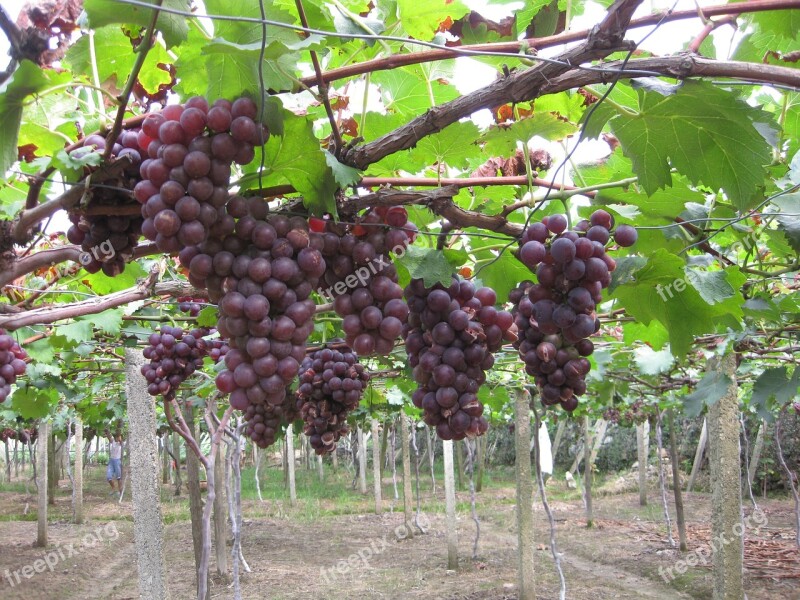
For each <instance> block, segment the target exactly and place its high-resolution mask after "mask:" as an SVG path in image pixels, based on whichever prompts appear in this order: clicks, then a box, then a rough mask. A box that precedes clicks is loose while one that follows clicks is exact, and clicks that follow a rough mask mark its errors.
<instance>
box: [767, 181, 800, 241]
mask: <svg viewBox="0 0 800 600" xmlns="http://www.w3.org/2000/svg"><path fill="white" fill-rule="evenodd" d="M773 204H775V205H776V206H777V207H778V208H780V209H781V212H780V213H778V216H777V217H776V220H777V221H778V224H779V225H780V228H779V229H780V230H781V231H783V233H784V234H785V235H786V240H787V241H788V242H789V244H790V245H791V246H792V248H794V250H795V251H796V252H800V216H798V214H800V193H797V192H795V193H794V194H786V195H785V196H782V197H780V198H776V199H775V200H774V201H773Z"/></svg>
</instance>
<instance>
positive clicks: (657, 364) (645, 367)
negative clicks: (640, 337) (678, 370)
mask: <svg viewBox="0 0 800 600" xmlns="http://www.w3.org/2000/svg"><path fill="white" fill-rule="evenodd" d="M634 355H635V356H634V359H633V360H634V362H635V363H636V366H637V367H638V368H639V372H640V373H641V374H642V375H660V374H661V373H667V372H669V370H670V369H671V368H672V364H673V363H674V362H675V358H674V357H673V356H672V353H671V352H670V351H669V348H666V349H664V350H659V351H658V352H656V351H655V350H653V349H652V348H650V347H649V346H639V347H638V348H636V350H634Z"/></svg>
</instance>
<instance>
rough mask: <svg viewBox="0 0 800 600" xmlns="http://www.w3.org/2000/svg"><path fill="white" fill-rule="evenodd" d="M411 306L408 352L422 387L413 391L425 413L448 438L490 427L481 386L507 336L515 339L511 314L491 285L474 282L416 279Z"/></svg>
mask: <svg viewBox="0 0 800 600" xmlns="http://www.w3.org/2000/svg"><path fill="white" fill-rule="evenodd" d="M404 293H405V297H406V300H407V302H408V307H409V310H410V313H409V317H408V324H407V326H406V331H405V344H406V352H407V353H408V360H409V365H410V366H411V367H412V369H413V371H412V373H413V376H414V380H415V381H416V382H417V384H418V385H419V387H418V388H417V390H416V391H415V392H414V393H413V395H412V396H411V399H412V401H413V402H414V405H415V406H416V407H417V408H421V409H423V411H424V414H423V418H424V420H425V422H426V423H427V424H428V425H430V426H432V427H433V426H435V427H436V432H437V434H438V435H439V437H440V438H442V439H443V440H451V439H455V440H460V439H463V438H464V437H467V436H470V437H472V436H476V435H481V434H483V433H485V432H486V429H487V428H488V423H487V421H486V419H485V418H484V417H483V416H482V415H483V404H481V402H480V401H479V400H478V396H477V394H478V389H479V388H480V386H481V384H482V383H483V382H484V381H486V373H485V372H486V371H487V370H488V369H490V368H491V367H492V365H493V364H494V355H493V353H494V352H497V351H498V350H499V349H500V347H501V346H502V345H503V340H504V339H505V340H507V341H513V340H515V339H516V334H515V331H514V318H513V317H512V315H511V313H509V312H507V311H504V310H499V311H498V310H497V309H496V308H495V306H494V305H495V303H496V301H497V295H496V294H495V292H494V290H492V289H491V288H487V287H484V288H480V289H477V290H476V289H475V286H474V285H473V284H472V283H470V282H469V281H459V280H458V279H457V278H453V282H452V283H451V285H450V286H449V287H447V288H445V287H444V286H443V285H441V284H439V283H437V284H436V285H434V286H433V287H432V288H428V287H426V286H425V284H424V282H423V281H422V280H421V279H412V280H411V283H410V284H409V285H408V287H406V289H405V292H404Z"/></svg>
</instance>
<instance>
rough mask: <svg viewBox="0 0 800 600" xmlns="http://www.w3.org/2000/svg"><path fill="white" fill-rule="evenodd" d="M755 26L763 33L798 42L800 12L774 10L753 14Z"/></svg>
mask: <svg viewBox="0 0 800 600" xmlns="http://www.w3.org/2000/svg"><path fill="white" fill-rule="evenodd" d="M752 22H753V24H755V25H757V26H758V28H759V30H760V31H761V32H762V33H771V34H773V35H775V36H777V37H779V38H785V39H788V40H796V39H797V37H798V33H799V32H800V10H772V11H764V12H758V13H755V14H753V16H752Z"/></svg>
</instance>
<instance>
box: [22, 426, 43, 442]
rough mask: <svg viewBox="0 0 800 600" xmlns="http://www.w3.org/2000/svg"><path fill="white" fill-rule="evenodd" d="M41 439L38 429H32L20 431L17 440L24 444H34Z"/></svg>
mask: <svg viewBox="0 0 800 600" xmlns="http://www.w3.org/2000/svg"><path fill="white" fill-rule="evenodd" d="M38 438H39V430H38V429H37V428H36V427H32V428H30V429H19V430H18V431H17V439H18V440H19V441H20V442H22V443H23V444H33V443H35V442H36V440H37V439H38Z"/></svg>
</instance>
